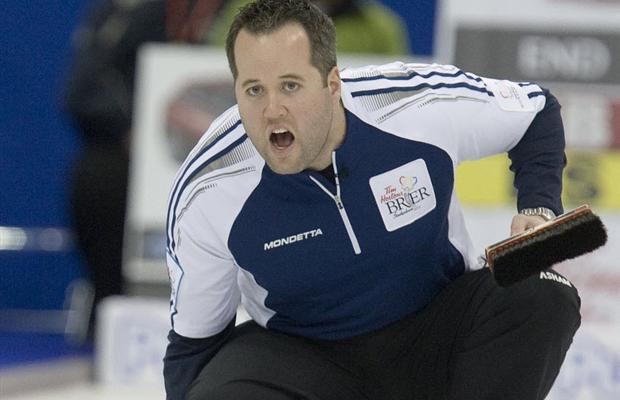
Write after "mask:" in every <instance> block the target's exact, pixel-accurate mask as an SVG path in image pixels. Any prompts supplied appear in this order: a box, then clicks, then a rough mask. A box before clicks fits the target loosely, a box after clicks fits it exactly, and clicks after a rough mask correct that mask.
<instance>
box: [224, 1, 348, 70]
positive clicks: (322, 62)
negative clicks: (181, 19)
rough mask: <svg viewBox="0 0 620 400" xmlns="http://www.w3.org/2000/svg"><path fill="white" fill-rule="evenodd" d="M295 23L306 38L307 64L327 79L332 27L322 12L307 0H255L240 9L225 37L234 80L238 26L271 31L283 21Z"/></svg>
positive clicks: (333, 53)
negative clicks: (300, 27)
mask: <svg viewBox="0 0 620 400" xmlns="http://www.w3.org/2000/svg"><path fill="white" fill-rule="evenodd" d="M291 22H297V23H299V24H301V26H302V27H303V28H304V30H305V31H306V34H307V35H308V38H309V39H310V63H311V64H312V65H313V66H314V67H316V68H317V69H318V70H319V72H320V73H321V75H322V76H323V77H324V78H325V82H327V75H328V74H329V72H330V71H331V70H332V68H334V67H335V66H336V65H337V64H336V28H335V27H334V23H333V21H332V20H331V18H329V17H328V16H327V15H326V14H325V13H324V12H323V11H321V10H320V9H319V8H318V7H317V6H316V5H314V4H312V3H311V2H310V1H309V0H256V1H253V2H251V3H249V4H247V5H245V6H244V7H242V8H241V9H239V13H238V14H237V16H236V17H235V19H234V20H233V22H232V24H231V26H230V29H229V31H228V36H227V37H226V56H227V57H228V66H229V67H230V71H231V72H232V74H233V77H234V78H235V79H237V75H238V74H239V71H238V70H237V64H236V61H235V41H236V40H237V36H238V35H239V32H240V31H241V30H242V29H246V30H247V31H248V32H250V33H252V34H254V35H256V34H266V33H271V32H273V31H275V30H277V29H279V28H281V27H282V26H284V25H286V24H287V23H291Z"/></svg>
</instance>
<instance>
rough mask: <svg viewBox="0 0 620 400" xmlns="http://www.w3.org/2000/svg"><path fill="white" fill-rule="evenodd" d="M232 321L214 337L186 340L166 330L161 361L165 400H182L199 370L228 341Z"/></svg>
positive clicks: (172, 331) (231, 329)
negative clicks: (165, 345) (164, 346)
mask: <svg viewBox="0 0 620 400" xmlns="http://www.w3.org/2000/svg"><path fill="white" fill-rule="evenodd" d="M234 326H235V320H234V318H233V320H232V321H231V322H230V323H229V324H228V326H227V327H226V328H225V329H224V330H223V331H222V332H220V333H218V334H217V335H215V336H211V337H207V338H204V339H190V338H186V337H183V336H181V335H179V334H178V333H176V332H175V331H174V330H170V333H169V334H168V342H169V344H168V348H167V349H166V356H165V357H164V381H165V386H166V394H167V399H168V400H183V399H184V398H185V394H186V393H187V391H188V389H189V387H190V385H191V383H192V382H193V381H194V379H196V377H197V376H198V374H199V373H200V371H201V370H202V368H203V367H204V366H205V365H206V364H207V363H208V362H209V361H210V360H211V358H213V356H214V355H215V354H216V353H217V352H218V350H219V349H220V348H221V347H222V346H223V345H224V344H225V343H226V341H227V340H228V339H229V338H230V335H231V334H232V331H233V329H234Z"/></svg>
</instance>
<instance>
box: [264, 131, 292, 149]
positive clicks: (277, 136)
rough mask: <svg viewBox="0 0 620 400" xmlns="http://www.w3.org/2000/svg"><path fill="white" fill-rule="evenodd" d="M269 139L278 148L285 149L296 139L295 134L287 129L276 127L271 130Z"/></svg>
mask: <svg viewBox="0 0 620 400" xmlns="http://www.w3.org/2000/svg"><path fill="white" fill-rule="evenodd" d="M269 141H270V142H271V144H272V145H273V146H275V147H276V148H277V149H278V150H283V149H286V148H288V147H290V146H291V145H292V144H293V142H294V141H295V136H294V135H293V134H292V133H291V132H289V131H287V130H286V129H276V130H275V131H273V132H271V136H269Z"/></svg>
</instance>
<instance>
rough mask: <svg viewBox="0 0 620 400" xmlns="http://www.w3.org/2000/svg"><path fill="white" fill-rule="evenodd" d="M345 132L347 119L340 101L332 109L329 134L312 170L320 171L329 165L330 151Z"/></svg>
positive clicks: (340, 140) (330, 161) (340, 141)
mask: <svg viewBox="0 0 620 400" xmlns="http://www.w3.org/2000/svg"><path fill="white" fill-rule="evenodd" d="M346 133H347V120H346V117H345V111H344V106H343V105H342V102H338V105H337V106H336V108H335V109H334V115H333V120H332V125H331V131H330V135H329V137H328V138H327V140H326V141H325V145H324V150H323V154H322V157H321V159H320V160H319V162H318V163H317V165H315V166H314V168H311V169H314V170H317V171H321V170H323V169H325V168H327V167H329V166H330V165H331V163H332V152H333V151H334V150H336V149H337V148H338V147H340V145H341V144H342V143H343V142H344V139H345V137H346Z"/></svg>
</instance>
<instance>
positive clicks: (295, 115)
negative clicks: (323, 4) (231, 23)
mask: <svg viewBox="0 0 620 400" xmlns="http://www.w3.org/2000/svg"><path fill="white" fill-rule="evenodd" d="M234 51H235V60H236V64H237V70H238V76H237V79H236V81H235V96H236V97H237V103H238V104H239V112H240V114H241V120H242V121H243V125H244V126H245V129H246V131H247V133H248V136H249V138H250V139H251V140H252V143H253V144H254V146H255V147H256V149H257V150H258V152H259V153H260V155H261V156H262V157H263V158H264V159H265V161H266V162H267V164H268V165H269V167H270V168H271V169H272V170H273V171H274V172H276V173H279V174H294V173H298V172H301V171H303V170H305V169H314V170H321V169H324V168H326V167H327V166H329V164H330V163H331V152H332V151H333V150H334V149H335V148H336V147H337V146H338V145H339V144H340V143H341V141H342V139H343V137H344V112H343V111H342V109H341V108H340V107H341V106H340V77H339V75H338V70H337V69H336V68H334V69H332V71H331V72H330V73H329V75H328V77H327V86H325V84H324V78H323V77H322V76H321V74H320V72H319V71H318V69H316V68H315V67H314V66H313V65H312V64H311V63H310V41H309V40H308V36H307V34H306V32H305V30H304V29H303V27H302V26H301V25H300V24H297V23H290V24H286V25H284V26H283V27H281V28H280V29H278V30H276V31H274V32H271V33H269V34H260V35H252V34H251V33H249V32H248V31H246V30H244V29H243V30H241V31H240V32H239V35H238V36H237V40H236V42H235V48H234Z"/></svg>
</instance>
